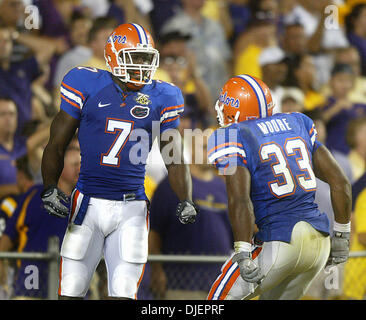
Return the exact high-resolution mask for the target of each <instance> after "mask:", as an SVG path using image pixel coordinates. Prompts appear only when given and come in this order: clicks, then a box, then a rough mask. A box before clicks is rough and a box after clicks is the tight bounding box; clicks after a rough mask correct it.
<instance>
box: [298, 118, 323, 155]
mask: <svg viewBox="0 0 366 320" xmlns="http://www.w3.org/2000/svg"><path fill="white" fill-rule="evenodd" d="M299 115H301V118H302V121H303V123H304V125H305V130H306V132H307V133H308V134H309V137H310V142H311V147H312V150H311V152H312V153H314V152H315V151H316V149H318V148H319V147H320V146H322V145H323V144H322V143H321V142H319V141H318V140H317V136H318V132H317V131H316V128H315V124H314V122H313V120H311V119H310V118H309V117H308V116H306V115H305V114H302V113H299Z"/></svg>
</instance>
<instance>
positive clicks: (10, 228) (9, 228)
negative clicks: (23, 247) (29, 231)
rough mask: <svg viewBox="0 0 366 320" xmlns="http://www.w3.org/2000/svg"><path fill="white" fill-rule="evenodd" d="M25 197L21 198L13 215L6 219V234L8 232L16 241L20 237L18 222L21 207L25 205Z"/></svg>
mask: <svg viewBox="0 0 366 320" xmlns="http://www.w3.org/2000/svg"><path fill="white" fill-rule="evenodd" d="M23 201H24V197H22V199H20V201H19V203H18V205H17V207H16V208H15V210H14V212H13V214H12V216H11V217H10V218H9V219H8V220H7V221H6V227H5V230H4V234H6V235H7V236H8V237H9V238H10V239H11V240H12V241H16V239H17V238H18V231H17V228H16V227H17V222H18V218H19V214H20V211H21V208H22V206H23Z"/></svg>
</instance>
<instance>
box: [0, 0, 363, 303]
mask: <svg viewBox="0 0 366 320" xmlns="http://www.w3.org/2000/svg"><path fill="white" fill-rule="evenodd" d="M126 22H134V23H139V24H141V25H143V26H144V27H145V28H146V29H148V30H149V31H150V32H151V33H152V35H153V37H154V39H155V42H156V47H157V48H158V49H159V51H160V54H161V61H160V68H159V70H158V71H157V73H156V74H155V78H156V79H160V80H163V81H168V82H173V83H174V84H175V85H177V86H179V87H180V88H181V90H182V91H183V94H184V97H185V102H186V110H185V112H184V115H183V117H182V122H181V129H184V128H207V127H215V125H216V119H215V118H216V117H215V112H214V108H213V106H214V102H215V101H216V99H217V97H218V95H219V89H220V87H221V86H222V84H223V83H224V82H225V81H226V80H227V79H228V78H229V77H230V76H232V75H236V74H245V73H247V74H251V75H253V76H256V77H258V78H261V79H263V80H264V81H265V82H266V83H267V84H268V85H269V87H270V89H271V91H272V93H273V95H274V97H275V100H276V110H275V111H276V112H291V111H296V112H304V113H306V114H307V115H308V116H310V117H311V118H312V119H313V120H314V121H315V123H316V126H317V128H318V133H319V139H320V140H321V141H322V142H323V143H325V144H326V145H327V146H328V147H329V149H330V150H331V151H332V153H333V154H334V156H335V157H336V158H337V160H338V161H339V163H340V164H341V166H342V167H343V169H344V170H345V172H346V174H347V175H348V177H349V178H350V180H351V182H352V184H353V191H354V192H353V198H354V203H353V208H354V210H353V220H352V221H353V223H352V227H353V234H352V247H351V250H352V251H364V250H366V242H365V240H364V239H365V232H366V229H365V228H366V208H365V203H366V178H365V171H366V1H357V0H353V1H352V0H350V1H346V0H344V1H342V0H337V1H336V0H335V1H331V0H254V1H253V0H221V1H220V0H206V1H204V0H114V1H108V0H47V1H46V0H34V1H32V0H24V1H22V0H0V108H1V102H3V103H4V101H9V100H10V101H13V102H14V104H15V106H16V109H17V125H15V126H14V124H13V123H10V121H11V120H9V119H10V118H8V117H9V116H8V115H6V114H4V113H2V112H1V109H0V139H2V140H1V141H0V146H1V155H0V156H1V158H0V197H1V199H2V202H1V214H2V215H1V216H0V222H1V224H0V228H1V229H0V232H1V233H2V232H3V231H4V230H5V225H6V223H7V221H8V219H10V217H11V216H12V214H13V213H14V212H15V208H16V206H17V199H19V197H21V196H19V195H21V194H24V193H25V192H26V191H27V190H26V188H25V186H27V184H25V183H24V181H25V180H24V177H23V176H22V174H19V172H21V173H23V175H24V173H26V174H28V180H31V181H33V183H36V184H39V183H41V181H42V180H41V175H40V160H41V155H42V148H44V146H45V143H46V142H47V139H48V130H49V125H50V122H51V120H52V118H53V116H54V115H55V114H56V113H57V111H58V108H59V101H60V97H59V86H60V83H61V81H62V78H63V76H64V74H65V73H66V72H67V71H68V70H70V69H71V68H73V67H74V66H85V67H96V68H101V69H106V65H105V61H104V58H103V49H104V43H105V41H106V38H107V36H108V35H109V34H110V32H111V30H113V28H114V27H115V26H117V25H118V24H121V23H126ZM9 48H10V49H9ZM9 70H10V71H9ZM9 135H10V137H11V140H12V142H13V143H14V145H15V146H18V145H20V147H19V150H17V152H9V150H7V148H6V144H7V143H8V142H9V141H8V140H6V139H9ZM4 137H6V139H5V138H4ZM21 146H23V147H21ZM24 146H26V147H24ZM74 148H78V146H77V142H75V146H74ZM14 149H15V147H14ZM154 152H156V150H155V151H154ZM24 156H26V157H25V158H24ZM24 159H26V161H25V160H24ZM17 160H18V161H17ZM24 161H25V162H24ZM24 163H26V164H24ZM17 172H18V174H17ZM147 172H148V176H147V179H146V183H145V184H146V189H147V193H148V196H149V197H150V198H151V197H152V196H153V194H154V192H155V190H156V187H157V186H158V185H159V183H160V182H161V181H162V180H163V179H164V177H165V174H166V172H165V170H164V167H163V166H162V165H161V163H156V164H154V165H151V166H149V167H148V170H147ZM66 180H67V177H66ZM67 182H68V183H69V184H70V183H72V178H69V180H68V181H67ZM67 182H66V184H67ZM318 185H319V191H318V194H317V197H316V201H317V203H318V205H319V207H320V208H321V209H322V210H323V211H325V212H326V213H327V214H328V215H329V217H330V219H331V220H332V209H331V207H330V199H329V189H327V186H326V185H325V184H323V183H322V182H320V181H319V184H318ZM223 186H224V185H223V184H222V185H220V188H224V187H223ZM222 192H223V193H224V192H225V191H224V190H222ZM209 196H210V195H207V199H204V201H203V200H202V203H201V205H202V206H203V207H204V206H206V207H207V208H208V209H210V210H211V209H212V210H213V209H217V208H218V206H219V205H222V203H221V204H220V203H219V204H218V203H215V202H214V201H212V199H211V200H210V197H209ZM219 207H220V206H219ZM220 208H221V209H225V207H224V208H222V206H221V207H220ZM172 214H173V215H174V213H172ZM23 218H24V217H23ZM23 220H24V219H23ZM14 225H15V227H14V228H15V229H14V243H13V250H14V251H18V252H21V251H25V250H24V248H25V244H24V242H22V240H21V239H23V240H24V235H25V234H27V231H25V228H28V227H29V226H27V225H26V224H25V223H24V221H23V225H22V221H20V220H19V219H18V220H17V221H16V222H15V223H14ZM27 230H28V229H27ZM215 231H216V230H205V231H204V232H207V233H212V232H215ZM40 232H41V231H40ZM22 235H23V238H22ZM228 237H229V235H228ZM217 238H218V241H220V240H221V238H222V235H220V234H217ZM12 239H13V238H12ZM19 239H20V240H19ZM27 241H32V239H27ZM177 241H181V240H179V239H177ZM197 246H199V244H197ZM0 250H3V248H2V247H1V245H0ZM45 250H46V248H45V246H44V245H43V246H39V249H38V250H37V247H36V246H35V247H34V248H33V251H45ZM192 251H193V252H196V250H192ZM184 253H188V254H189V253H190V252H189V251H188V252H184ZM204 254H210V255H214V254H220V253H218V252H216V253H215V252H214V251H210V252H203V255H204ZM365 259H366V257H361V258H353V259H350V261H349V263H347V265H346V266H341V267H340V268H338V269H337V272H335V273H332V272H328V273H326V272H324V274H322V275H320V276H319V279H317V280H316V281H315V282H314V285H313V286H312V288H311V289H310V290H309V292H308V293H307V295H306V298H309V299H363V298H364V297H365V292H366V279H365V277H366V272H365V271H366V269H365V268H366V265H365V263H366V262H365ZM0 261H1V265H0V273H1V274H0V279H1V284H0V288H1V290H0V291H1V292H0V294H1V297H2V298H3V299H9V298H14V295H15V294H14V291H16V290H14V288H12V283H13V281H14V276H16V273H17V265H16V264H17V263H15V264H14V261H11V260H10V261H6V260H0ZM219 267H220V264H217V265H216V268H219ZM40 268H41V267H40ZM194 268H197V270H196V272H195V269H194ZM99 269H100V272H98V274H97V276H96V277H95V278H96V279H95V281H94V282H93V286H92V290H91V292H90V294H89V295H88V298H90V299H93V298H98V297H103V294H105V291H104V290H105V288H104V287H103V285H104V284H105V281H104V280H103V277H104V276H105V270H103V266H102V265H101V266H100V268H99ZM149 269H150V268H149V266H147V272H146V274H145V278H144V280H143V283H142V284H141V288H140V295H141V297H140V298H142V299H144V298H148V299H154V298H157V297H158V291H159V290H157V291H156V290H155V291H154V292H152V291H151V290H150V283H149V281H150V280H151V279H150V272H149ZM204 269H205V268H204V267H202V266H201V267H197V266H196V265H195V266H194V267H192V265H182V264H177V265H175V266H172V267H171V268H169V270H167V273H170V274H167V278H168V279H169V282H170V284H169V286H170V289H172V291H176V293H177V294H179V293H182V292H181V291H188V292H189V294H190V297H194V296H193V294H194V292H195V291H197V292H198V291H200V290H203V291H205V290H206V287H207V286H209V285H210V284H211V283H205V284H203V285H202V287H199V286H198V285H197V283H199V282H200V281H199V280H200V279H206V278H205V276H203V273H204V272H205V271H204ZM150 271H151V270H150ZM206 272H207V271H206ZM13 273H14V275H13ZM42 274H43V273H42ZM44 277H47V272H46V273H45V275H44ZM46 281H47V280H46V279H40V282H41V283H42V282H44V283H45V282H46ZM335 282H337V283H335ZM195 284H196V286H195ZM205 286H206V287H205ZM198 287H199V288H198ZM202 288H203V289H202ZM155 289H156V288H155ZM19 295H20V296H27V297H39V295H38V294H32V293H30V292H26V293H24V295H23V294H19ZM43 295H44V294H43ZM41 296H42V295H41ZM177 297H179V296H177ZM198 297H200V296H199V295H198Z"/></svg>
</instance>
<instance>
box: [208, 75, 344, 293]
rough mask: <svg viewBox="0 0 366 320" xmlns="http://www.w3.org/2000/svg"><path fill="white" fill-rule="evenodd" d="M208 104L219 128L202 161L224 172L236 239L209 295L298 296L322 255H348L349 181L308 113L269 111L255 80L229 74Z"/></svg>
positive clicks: (267, 96) (332, 259)
mask: <svg viewBox="0 0 366 320" xmlns="http://www.w3.org/2000/svg"><path fill="white" fill-rule="evenodd" d="M215 108H216V111H217V114H218V119H219V123H220V125H221V127H222V128H219V129H218V130H216V131H215V132H214V133H213V134H212V135H211V137H210V138H209V147H208V149H209V152H208V159H209V161H210V162H212V163H213V164H214V165H215V166H216V167H217V168H218V169H219V170H220V172H221V173H222V174H224V175H225V180H226V188H227V194H228V205H229V218H230V223H231V226H232V230H233V235H234V241H235V242H234V253H233V255H232V256H231V257H230V258H229V259H228V260H227V261H226V263H225V264H224V265H223V267H222V269H221V274H220V275H219V276H218V278H217V279H216V281H215V282H214V283H213V285H212V287H211V290H210V292H209V295H208V299H209V300H218V299H220V300H223V299H233V300H234V299H235V300H239V299H251V298H253V297H255V296H258V295H259V296H260V299H271V300H277V299H287V300H288V299H299V298H301V297H302V296H303V295H304V293H305V291H306V289H307V288H308V287H309V285H310V284H311V281H312V280H313V279H314V278H315V276H316V275H317V274H318V273H319V272H320V271H321V269H322V268H324V266H325V265H326V263H327V261H328V263H330V264H338V263H342V262H345V261H346V260H347V258H348V253H349V236H350V212H351V187H350V183H349V181H348V180H347V178H346V176H345V175H344V173H343V171H342V170H341V168H340V167H339V165H338V164H337V162H336V161H335V160H334V158H333V156H332V155H331V153H330V152H329V151H328V149H327V148H326V147H325V146H324V145H322V144H321V143H320V142H319V141H317V139H316V135H317V132H316V129H315V126H314V123H313V121H312V120H311V119H310V118H308V117H307V116H305V115H304V114H301V113H279V114H275V115H272V110H273V101H272V97H271V93H270V91H269V89H268V87H267V86H266V85H265V84H264V83H263V82H262V81H261V80H259V79H256V78H254V77H251V76H249V75H240V76H236V77H233V78H231V79H230V80H228V81H227V82H226V84H225V85H224V87H223V88H222V91H221V95H220V98H219V100H218V101H217V103H216V106H215ZM315 177H318V178H320V179H321V180H323V181H325V182H327V183H328V184H329V186H330V195H331V201H332V206H333V210H334V214H335V222H334V230H333V232H332V233H331V235H332V238H331V240H330V236H329V234H330V231H329V221H328V218H327V216H326V215H325V214H324V213H321V212H319V210H318V208H317V205H316V204H315V203H314V197H315V191H316V178H315ZM254 222H255V223H256V225H257V227H258V229H259V231H258V232H257V233H256V234H255V235H254V238H253V230H254ZM328 258H329V259H328Z"/></svg>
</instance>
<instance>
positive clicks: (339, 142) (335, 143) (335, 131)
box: [324, 97, 366, 154]
mask: <svg viewBox="0 0 366 320" xmlns="http://www.w3.org/2000/svg"><path fill="white" fill-rule="evenodd" d="M335 102H336V100H335V99H334V98H332V97H331V98H329V99H328V103H327V104H326V105H325V107H324V110H328V109H329V108H331V107H332V106H333V105H334V104H335ZM364 116H366V104H360V103H355V104H353V106H352V108H351V109H349V110H342V111H340V112H339V113H337V114H336V115H335V116H334V117H333V118H331V119H330V120H329V122H328V124H327V141H326V145H327V147H328V148H329V149H330V150H337V151H339V152H342V153H344V154H348V152H349V150H350V149H349V146H348V144H347V141H346V132H347V126H348V123H349V122H350V121H351V120H353V119H356V118H360V117H364Z"/></svg>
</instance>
